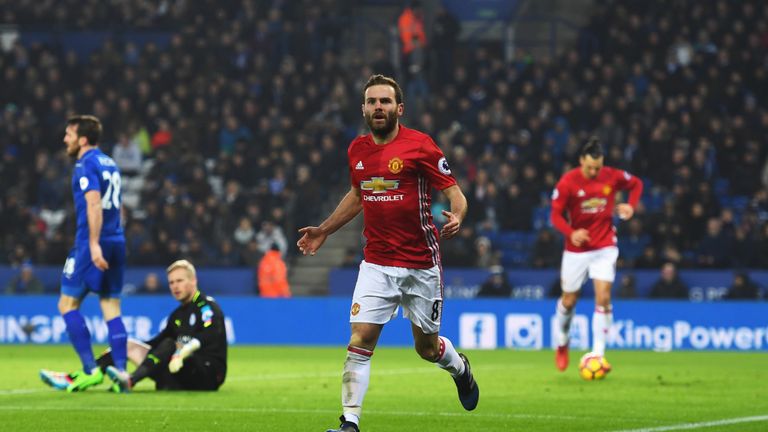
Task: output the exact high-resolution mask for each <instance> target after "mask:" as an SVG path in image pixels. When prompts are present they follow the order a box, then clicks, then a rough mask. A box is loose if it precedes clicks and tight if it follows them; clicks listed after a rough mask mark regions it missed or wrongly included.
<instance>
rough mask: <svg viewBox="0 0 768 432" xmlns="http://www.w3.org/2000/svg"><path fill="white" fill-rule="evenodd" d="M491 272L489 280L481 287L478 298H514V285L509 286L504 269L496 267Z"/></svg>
mask: <svg viewBox="0 0 768 432" xmlns="http://www.w3.org/2000/svg"><path fill="white" fill-rule="evenodd" d="M490 271H491V274H490V276H488V279H487V280H486V281H485V282H483V284H482V285H480V290H479V291H478V292H477V297H501V298H510V297H512V285H510V284H509V280H508V279H507V274H506V272H505V271H504V267H502V266H499V265H495V266H492V267H491V269H490Z"/></svg>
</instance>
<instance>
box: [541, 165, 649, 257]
mask: <svg viewBox="0 0 768 432" xmlns="http://www.w3.org/2000/svg"><path fill="white" fill-rule="evenodd" d="M626 189H628V190H629V200H628V204H629V205H631V206H632V207H636V206H637V203H638V201H640V194H641V193H642V192H643V182H642V181H640V179H638V178H637V177H634V176H632V175H631V174H629V173H628V172H626V171H623V170H619V169H615V168H611V167H607V166H604V167H603V168H602V169H601V170H600V172H599V173H598V174H597V177H595V178H594V179H587V178H585V177H584V175H583V174H582V172H581V168H574V169H572V170H570V171H568V172H567V173H565V174H564V175H563V177H562V178H560V181H559V182H558V183H557V186H556V187H555V190H554V191H553V192H552V216H551V217H552V224H553V225H554V226H555V228H557V229H558V230H559V231H560V232H561V233H563V234H564V235H565V250H567V251H571V252H586V251H591V250H595V249H600V248H604V247H606V246H615V245H616V227H614V226H613V208H614V206H615V202H616V192H618V191H620V190H626ZM564 210H567V211H568V216H569V218H570V224H569V223H568V221H566V220H565V218H564V217H563V211H564ZM579 228H584V229H586V230H587V232H588V233H589V237H590V239H591V240H590V241H589V243H585V244H583V245H582V246H581V247H577V246H576V245H574V244H573V243H571V240H570V236H571V233H572V232H573V231H575V230H577V229H579Z"/></svg>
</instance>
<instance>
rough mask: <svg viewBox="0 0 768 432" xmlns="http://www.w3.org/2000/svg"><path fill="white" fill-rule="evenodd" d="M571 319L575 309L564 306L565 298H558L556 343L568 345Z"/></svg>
mask: <svg viewBox="0 0 768 432" xmlns="http://www.w3.org/2000/svg"><path fill="white" fill-rule="evenodd" d="M571 319H573V309H571V310H568V309H566V308H565V306H563V300H562V299H560V300H558V301H557V308H556V309H555V343H557V346H559V347H561V346H565V345H568V340H569V335H568V333H569V332H570V331H571Z"/></svg>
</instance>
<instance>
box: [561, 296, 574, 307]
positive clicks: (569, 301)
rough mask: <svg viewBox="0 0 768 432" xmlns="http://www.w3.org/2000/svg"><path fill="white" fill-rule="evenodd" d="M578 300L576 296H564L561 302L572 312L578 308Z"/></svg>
mask: <svg viewBox="0 0 768 432" xmlns="http://www.w3.org/2000/svg"><path fill="white" fill-rule="evenodd" d="M576 300H577V298H576V296H574V295H567V294H564V295H563V297H562V300H561V301H562V303H563V307H564V308H566V309H568V310H571V309H573V308H574V307H575V306H576Z"/></svg>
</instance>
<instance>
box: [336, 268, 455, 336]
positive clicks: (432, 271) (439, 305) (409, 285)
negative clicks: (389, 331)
mask: <svg viewBox="0 0 768 432" xmlns="http://www.w3.org/2000/svg"><path fill="white" fill-rule="evenodd" d="M399 306H402V307H403V316H404V317H406V318H408V319H409V320H411V322H412V323H413V324H415V325H416V326H418V327H419V328H420V329H421V330H422V331H423V332H424V333H425V334H432V333H437V332H438V331H439V330H440V319H441V318H442V314H443V280H442V275H441V274H440V267H438V266H434V267H432V268H428V269H410V268H404V267H391V266H382V265H378V264H371V263H368V262H365V261H363V262H362V263H360V273H359V274H358V276H357V283H356V284H355V293H354V295H352V308H351V309H350V311H349V322H351V323H373V324H386V323H387V322H389V320H390V319H392V318H394V317H396V316H397V311H398V307H399Z"/></svg>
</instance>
